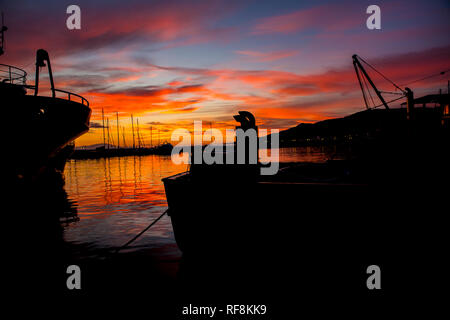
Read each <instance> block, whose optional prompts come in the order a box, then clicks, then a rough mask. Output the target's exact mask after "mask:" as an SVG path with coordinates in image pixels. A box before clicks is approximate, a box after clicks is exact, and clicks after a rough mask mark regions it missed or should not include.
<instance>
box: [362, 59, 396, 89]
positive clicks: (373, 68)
mask: <svg viewBox="0 0 450 320" xmlns="http://www.w3.org/2000/svg"><path fill="white" fill-rule="evenodd" d="M358 58H359V59H360V60H361V61H362V62H364V63H365V64H366V65H368V66H369V67H370V68H371V69H372V70H373V71H375V72H376V73H378V74H379V75H380V76H382V77H383V78H384V79H385V80H386V81H388V82H390V83H391V84H392V85H393V86H394V87H396V88H397V89H399V90H400V91H401V92H403V93H405V90H403V89H402V88H400V87H399V86H398V85H396V84H395V83H394V82H393V81H392V80H390V79H388V78H387V77H386V76H385V75H384V74H382V73H381V72H380V71H378V70H377V69H375V67H372V65H370V63H368V62H367V61H365V60H364V59H363V58H361V57H360V56H358Z"/></svg>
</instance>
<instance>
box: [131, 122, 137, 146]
mask: <svg viewBox="0 0 450 320" xmlns="http://www.w3.org/2000/svg"><path fill="white" fill-rule="evenodd" d="M131 132H133V149H135V148H136V144H135V142H134V123H133V114H131Z"/></svg>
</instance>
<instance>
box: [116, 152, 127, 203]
mask: <svg viewBox="0 0 450 320" xmlns="http://www.w3.org/2000/svg"><path fill="white" fill-rule="evenodd" d="M125 161H126V160H125ZM117 163H118V166H119V191H120V200H122V198H123V196H124V193H123V190H122V167H121V166H120V157H117Z"/></svg>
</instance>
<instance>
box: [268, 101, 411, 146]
mask: <svg viewBox="0 0 450 320" xmlns="http://www.w3.org/2000/svg"><path fill="white" fill-rule="evenodd" d="M405 125H406V109H390V110H386V109H375V110H364V111H361V112H357V113H354V114H351V115H349V116H346V117H343V118H336V119H329V120H323V121H319V122H316V123H300V124H299V125H297V126H295V127H293V128H289V129H286V130H283V131H280V133H279V138H280V140H279V141H280V146H282V147H286V146H301V145H318V144H335V143H340V142H348V141H352V140H355V139H358V138H371V137H374V136H376V135H378V134H379V133H380V132H384V131H385V129H389V130H392V129H398V130H400V129H401V128H403V127H405ZM265 138H266V137H262V138H261V139H265ZM269 142H270V139H269Z"/></svg>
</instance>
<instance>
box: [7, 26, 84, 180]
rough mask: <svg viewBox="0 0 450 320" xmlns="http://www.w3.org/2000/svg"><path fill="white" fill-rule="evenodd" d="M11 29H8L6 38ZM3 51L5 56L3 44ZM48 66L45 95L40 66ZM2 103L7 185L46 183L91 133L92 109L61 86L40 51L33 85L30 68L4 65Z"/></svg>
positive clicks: (45, 57) (59, 170)
mask: <svg viewBox="0 0 450 320" xmlns="http://www.w3.org/2000/svg"><path fill="white" fill-rule="evenodd" d="M6 30H7V28H6V27H3V28H2V39H3V37H4V35H3V33H4V32H5V31H6ZM0 52H1V53H2V54H3V53H4V50H3V42H2V48H1V51H0ZM45 66H47V69H48V79H49V81H50V90H49V92H45V91H43V89H42V86H41V83H40V68H42V67H45ZM41 91H42V92H41ZM47 93H48V94H47ZM0 101H1V105H2V112H3V119H4V121H3V125H2V126H3V128H4V132H5V134H4V135H5V136H6V138H5V139H4V140H5V141H6V143H4V145H3V148H4V152H5V156H4V158H5V159H6V161H7V168H8V170H7V173H6V176H7V181H10V182H12V184H13V185H16V184H17V185H22V184H28V183H33V182H35V181H37V180H40V179H41V180H42V178H43V177H44V176H45V175H46V173H49V172H52V171H53V172H55V171H57V172H59V173H61V171H62V170H63V169H64V164H65V161H66V159H67V158H68V156H69V155H70V153H71V152H72V151H73V145H72V143H73V141H74V140H75V139H76V138H78V137H79V136H81V135H83V134H84V133H86V132H87V131H88V130H89V120H90V116H91V108H90V107H89V102H88V100H86V99H85V98H84V97H82V96H81V95H79V94H76V93H73V92H69V91H66V90H62V89H57V88H56V87H55V84H54V80H53V74H52V68H51V63H50V57H49V54H48V53H47V51H45V50H43V49H39V50H37V52H36V75H35V81H34V84H32V85H30V84H28V83H27V72H26V71H25V70H23V69H21V68H18V67H15V66H12V65H7V64H0ZM45 179H46V178H44V180H45Z"/></svg>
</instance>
